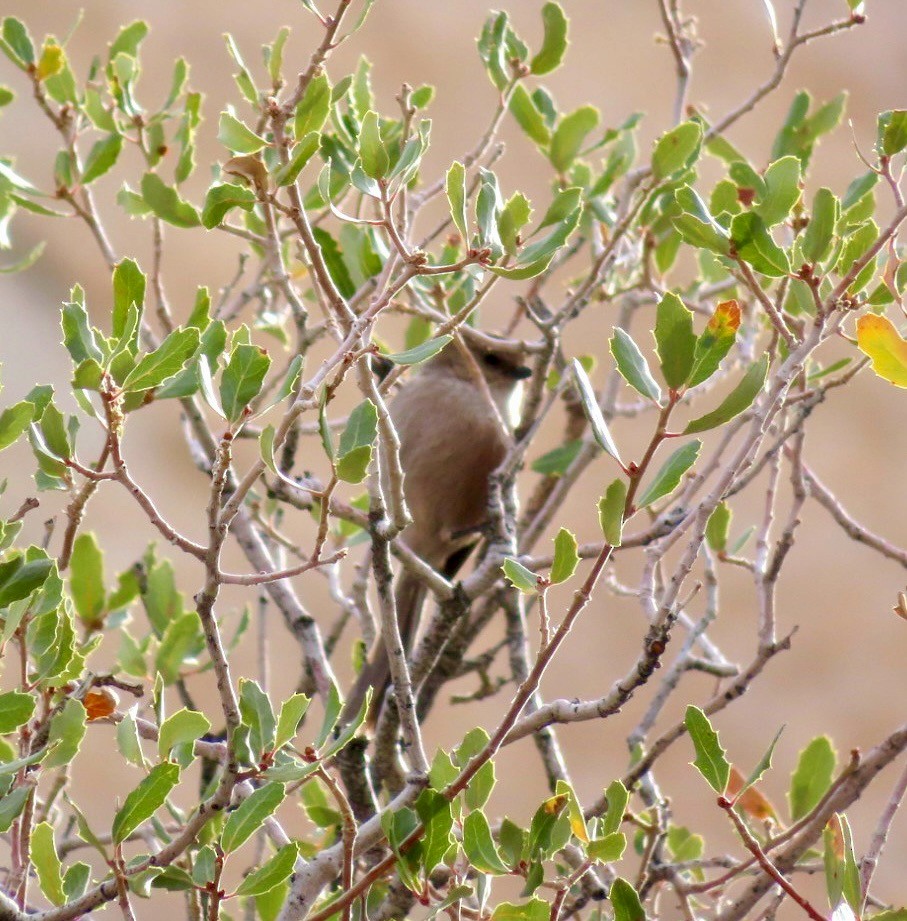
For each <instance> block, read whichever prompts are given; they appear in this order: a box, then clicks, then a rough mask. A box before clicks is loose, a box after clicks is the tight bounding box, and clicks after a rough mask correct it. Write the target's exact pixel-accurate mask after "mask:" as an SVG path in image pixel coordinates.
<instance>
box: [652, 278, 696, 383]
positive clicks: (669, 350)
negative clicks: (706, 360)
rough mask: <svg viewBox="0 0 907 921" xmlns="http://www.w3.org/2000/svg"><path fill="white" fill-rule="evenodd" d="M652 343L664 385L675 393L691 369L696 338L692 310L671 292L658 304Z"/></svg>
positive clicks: (684, 381)
mask: <svg viewBox="0 0 907 921" xmlns="http://www.w3.org/2000/svg"><path fill="white" fill-rule="evenodd" d="M655 343H656V347H657V350H658V358H659V361H660V363H661V373H662V374H663V375H664V379H665V383H666V384H667V385H668V386H669V387H670V388H671V389H672V390H677V389H679V388H680V387H682V386H683V385H684V384H685V383H686V381H687V378H688V377H689V376H690V371H692V369H693V355H694V353H695V351H696V335H695V334H694V332H693V313H692V311H690V310H689V309H688V308H687V307H686V305H685V304H684V303H683V301H682V300H681V299H680V298H679V297H678V296H677V295H676V294H674V293H673V292H672V291H668V292H667V293H666V294H665V296H664V297H663V298H662V299H661V300H660V301H659V302H658V309H657V312H656V317H655Z"/></svg>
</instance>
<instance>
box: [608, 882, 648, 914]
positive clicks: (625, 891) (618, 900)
mask: <svg viewBox="0 0 907 921" xmlns="http://www.w3.org/2000/svg"><path fill="white" fill-rule="evenodd" d="M608 899H609V900H610V902H611V907H612V908H613V909H614V921H645V918H646V911H645V909H644V908H643V907H642V903H641V902H640V901H639V896H638V895H637V893H636V890H635V889H634V888H633V886H632V885H631V884H630V883H628V882H627V881H626V880H625V879H623V878H622V877H620V876H618V878H617V879H616V880H614V882H613V883H612V884H611V891H610V892H609V893H608Z"/></svg>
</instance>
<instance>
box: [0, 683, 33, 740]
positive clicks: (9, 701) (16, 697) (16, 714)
mask: <svg viewBox="0 0 907 921" xmlns="http://www.w3.org/2000/svg"><path fill="white" fill-rule="evenodd" d="M34 712H35V699H34V698H33V697H32V696H31V694H23V693H21V692H20V691H7V692H6V693H5V694H0V734H4V735H5V734H6V733H7V732H12V731H13V730H14V729H18V728H19V727H20V726H21V725H22V724H23V723H27V722H28V721H29V720H30V719H31V715H32V713H34Z"/></svg>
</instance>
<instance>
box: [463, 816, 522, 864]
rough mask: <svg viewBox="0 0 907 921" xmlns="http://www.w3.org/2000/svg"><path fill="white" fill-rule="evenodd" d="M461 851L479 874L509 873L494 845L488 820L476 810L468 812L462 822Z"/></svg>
mask: <svg viewBox="0 0 907 921" xmlns="http://www.w3.org/2000/svg"><path fill="white" fill-rule="evenodd" d="M463 851H464V852H465V854H466V859H467V860H468V861H469V863H470V865H471V866H473V867H475V868H476V869H477V870H478V871H479V872H481V873H492V874H494V875H497V876H501V875H503V874H505V873H508V872H510V871H509V868H508V867H507V865H506V864H505V863H504V861H503V860H501V857H500V855H499V854H498V849H497V848H496V847H495V845H494V840H493V839H492V837H491V828H489V826H488V819H486V818H485V816H484V814H483V813H482V812H479V811H478V810H476V811H474V812H470V813H469V815H468V816H466V819H465V821H464V822H463Z"/></svg>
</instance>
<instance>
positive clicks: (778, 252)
mask: <svg viewBox="0 0 907 921" xmlns="http://www.w3.org/2000/svg"><path fill="white" fill-rule="evenodd" d="M731 245H732V246H733V248H734V253H735V255H736V256H737V257H739V258H740V259H742V260H743V261H744V262H747V263H749V264H750V265H751V266H752V267H753V268H754V269H755V270H756V271H757V272H759V273H761V274H762V275H768V276H769V277H771V278H779V277H781V276H782V275H787V274H788V273H789V272H790V262H789V260H788V258H787V253H785V252H784V250H783V249H781V247H780V246H778V244H777V243H775V241H774V240H773V239H772V238H771V235H770V234H769V232H768V230H767V229H766V227H765V224H764V223H763V221H762V218H760V217H759V215H757V214H753V213H752V212H751V211H745V212H743V213H742V214H738V215H736V216H735V217H734V219H733V221H731Z"/></svg>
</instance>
